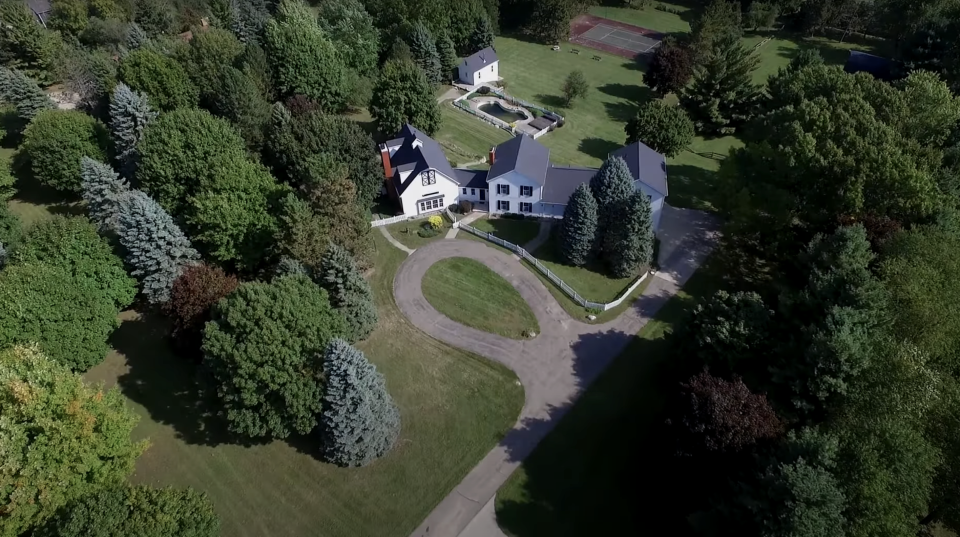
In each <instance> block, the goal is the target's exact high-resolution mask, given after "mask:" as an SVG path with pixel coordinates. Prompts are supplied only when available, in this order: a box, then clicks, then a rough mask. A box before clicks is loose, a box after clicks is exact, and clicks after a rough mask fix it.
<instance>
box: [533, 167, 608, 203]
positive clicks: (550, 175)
mask: <svg viewBox="0 0 960 537" xmlns="http://www.w3.org/2000/svg"><path fill="white" fill-rule="evenodd" d="M596 173H597V169H596V168H572V167H567V166H550V167H549V168H547V184H545V185H544V186H543V196H542V197H541V199H542V200H543V202H544V203H559V204H562V205H566V204H567V202H568V201H569V200H570V196H572V195H573V191H574V190H576V189H577V187H578V186H580V185H581V184H583V183H589V182H590V179H593V176H594V175H596Z"/></svg>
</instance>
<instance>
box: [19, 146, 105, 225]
mask: <svg viewBox="0 0 960 537" xmlns="http://www.w3.org/2000/svg"><path fill="white" fill-rule="evenodd" d="M10 168H11V171H12V172H13V174H14V177H16V183H14V188H15V189H16V190H17V193H16V195H15V196H13V199H15V200H17V201H21V202H23V203H26V204H29V205H37V206H43V207H46V209H47V210H48V211H50V213H52V214H62V215H64V216H79V215H83V214H86V211H85V210H84V208H83V206H82V205H81V201H80V198H78V197H77V195H76V194H72V193H68V192H61V191H59V190H56V189H54V188H50V187H48V186H45V185H42V184H40V182H39V181H37V180H36V179H35V178H34V177H33V176H32V175H31V174H30V168H29V164H28V163H27V162H26V161H25V159H24V158H23V156H22V155H21V154H20V153H16V154H15V155H14V156H13V162H11V165H10Z"/></svg>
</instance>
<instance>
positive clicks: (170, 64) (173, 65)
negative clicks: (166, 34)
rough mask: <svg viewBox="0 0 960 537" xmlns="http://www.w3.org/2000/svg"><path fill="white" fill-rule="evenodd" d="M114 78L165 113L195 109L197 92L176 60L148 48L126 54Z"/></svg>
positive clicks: (198, 94) (198, 92)
mask: <svg viewBox="0 0 960 537" xmlns="http://www.w3.org/2000/svg"><path fill="white" fill-rule="evenodd" d="M141 3H143V2H141ZM146 3H150V2H146ZM117 75H118V76H119V78H120V81H121V82H123V83H125V84H127V85H128V86H130V88H131V89H133V90H135V91H139V92H142V93H145V94H147V95H148V96H149V97H150V101H151V102H152V103H153V104H154V105H155V106H156V107H157V108H159V109H160V110H162V111H165V112H169V111H171V110H176V109H177V108H191V107H194V106H196V105H197V101H198V99H199V96H200V91H199V89H198V88H197V86H196V85H195V84H194V83H193V82H192V81H191V80H190V77H189V76H188V75H187V72H186V71H185V70H184V69H183V67H182V66H181V65H180V64H179V63H177V61H176V60H174V59H173V58H171V57H169V56H164V55H163V54H161V53H159V52H157V51H155V50H152V49H149V48H139V49H137V50H134V51H133V52H131V53H130V54H127V55H126V56H125V57H124V58H123V61H122V62H120V69H119V70H118V71H117Z"/></svg>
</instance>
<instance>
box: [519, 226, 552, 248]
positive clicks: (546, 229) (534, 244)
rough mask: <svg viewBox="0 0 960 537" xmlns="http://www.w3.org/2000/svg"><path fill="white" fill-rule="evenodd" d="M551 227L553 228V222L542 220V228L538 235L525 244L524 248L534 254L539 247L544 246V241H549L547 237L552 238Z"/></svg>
mask: <svg viewBox="0 0 960 537" xmlns="http://www.w3.org/2000/svg"><path fill="white" fill-rule="evenodd" d="M551 229H553V222H551V221H549V220H541V221H540V230H539V231H537V236H536V237H534V238H533V239H531V240H530V242H528V243H526V244H524V245H523V249H524V250H526V251H528V252H530V253H531V254H532V253H533V252H534V251H535V250H536V249H537V248H539V247H541V246H543V243H545V242H547V239H549V238H550V230H551Z"/></svg>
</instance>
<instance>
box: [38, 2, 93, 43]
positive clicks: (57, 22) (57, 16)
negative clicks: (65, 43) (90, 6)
mask: <svg viewBox="0 0 960 537" xmlns="http://www.w3.org/2000/svg"><path fill="white" fill-rule="evenodd" d="M51 4H52V6H53V9H52V10H51V12H50V14H49V15H48V17H49V23H48V26H49V28H50V29H51V30H56V31H58V32H60V33H61V34H65V35H68V36H70V37H74V38H75V37H77V36H78V35H80V33H81V32H83V30H84V29H85V28H86V27H87V21H88V20H89V18H90V15H89V14H88V12H87V11H88V10H87V3H86V2H85V1H84V0H54V1H53V2H51Z"/></svg>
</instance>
